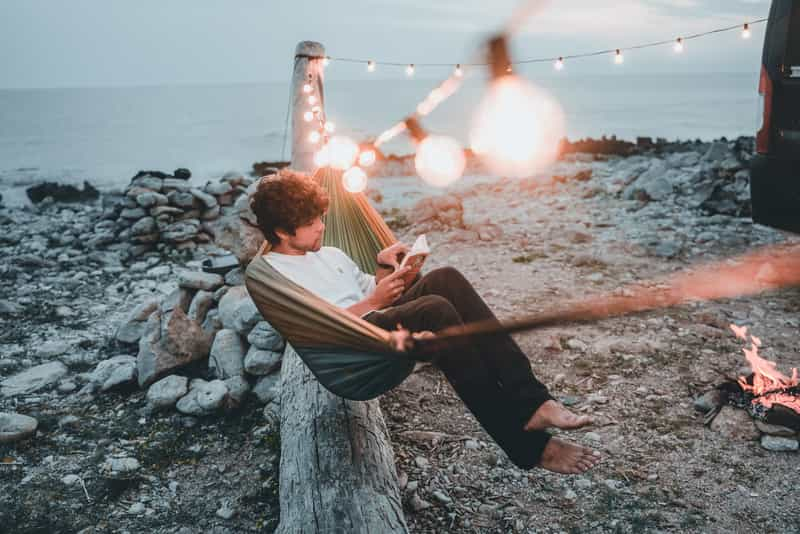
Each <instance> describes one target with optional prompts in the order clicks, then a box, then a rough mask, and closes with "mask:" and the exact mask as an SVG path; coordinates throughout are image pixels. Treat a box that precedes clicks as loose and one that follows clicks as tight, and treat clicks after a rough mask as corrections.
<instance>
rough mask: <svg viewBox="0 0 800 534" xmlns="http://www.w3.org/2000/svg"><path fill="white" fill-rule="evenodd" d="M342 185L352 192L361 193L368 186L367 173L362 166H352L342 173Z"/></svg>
mask: <svg viewBox="0 0 800 534" xmlns="http://www.w3.org/2000/svg"><path fill="white" fill-rule="evenodd" d="M342 185H344V188H345V189H346V190H348V191H350V192H351V193H361V192H362V191H363V190H364V189H366V187H367V173H365V172H364V170H363V169H362V168H361V167H350V168H349V169H347V171H345V173H344V174H343V175H342Z"/></svg>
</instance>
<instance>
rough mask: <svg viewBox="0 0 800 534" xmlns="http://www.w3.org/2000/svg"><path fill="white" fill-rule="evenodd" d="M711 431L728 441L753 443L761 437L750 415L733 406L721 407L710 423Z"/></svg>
mask: <svg viewBox="0 0 800 534" xmlns="http://www.w3.org/2000/svg"><path fill="white" fill-rule="evenodd" d="M711 430H714V431H716V432H719V433H720V434H722V435H723V436H724V437H726V438H728V439H735V440H740V441H754V440H757V439H758V438H759V436H760V435H761V433H760V432H759V431H758V429H756V426H755V424H754V423H753V419H752V418H751V417H750V414H748V413H747V412H746V411H745V410H739V409H738V408H734V407H733V406H723V407H722V409H721V410H720V411H719V413H718V414H717V416H716V417H715V418H714V420H713V421H711Z"/></svg>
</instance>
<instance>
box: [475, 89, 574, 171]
mask: <svg viewBox="0 0 800 534" xmlns="http://www.w3.org/2000/svg"><path fill="white" fill-rule="evenodd" d="M563 137H564V115H563V112H562V111H561V108H560V106H559V105H558V103H557V102H556V101H555V100H553V99H552V98H551V97H550V96H549V95H548V94H547V93H546V92H545V91H543V90H541V89H539V88H537V87H535V86H533V85H531V84H530V83H527V82H525V81H523V80H522V79H520V78H519V77H518V76H515V75H505V76H501V77H499V78H497V79H495V80H494V81H493V82H492V83H491V85H490V86H489V90H488V91H487V93H486V95H485V96H484V97H483V99H482V100H481V102H480V104H479V105H478V108H477V112H476V113H475V116H474V117H473V120H472V125H471V129H470V144H471V146H472V148H473V150H474V151H475V153H476V154H479V155H481V156H482V158H483V161H484V162H485V163H486V165H487V166H488V167H489V169H490V170H491V171H492V172H493V173H496V174H499V175H501V176H512V177H523V176H530V175H531V174H533V173H534V172H536V171H537V170H539V169H541V168H543V167H545V166H546V165H548V164H550V163H552V162H553V161H554V160H555V158H556V156H557V155H558V148H559V143H560V140H561V139H562V138H563Z"/></svg>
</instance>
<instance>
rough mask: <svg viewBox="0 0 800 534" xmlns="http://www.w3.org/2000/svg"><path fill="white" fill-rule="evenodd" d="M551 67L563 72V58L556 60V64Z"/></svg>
mask: <svg viewBox="0 0 800 534" xmlns="http://www.w3.org/2000/svg"><path fill="white" fill-rule="evenodd" d="M553 66H554V67H555V69H556V70H563V69H564V58H563V57H560V58H558V59H557V60H556V62H555V63H554V64H553Z"/></svg>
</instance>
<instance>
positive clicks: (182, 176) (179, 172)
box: [172, 167, 192, 180]
mask: <svg viewBox="0 0 800 534" xmlns="http://www.w3.org/2000/svg"><path fill="white" fill-rule="evenodd" d="M172 175H173V176H175V178H177V179H178V180H188V179H189V178H191V177H192V171H190V170H189V169H186V168H183V167H181V168H179V169H175V172H173V173H172Z"/></svg>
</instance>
